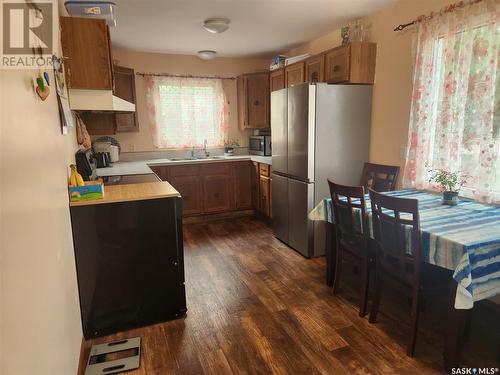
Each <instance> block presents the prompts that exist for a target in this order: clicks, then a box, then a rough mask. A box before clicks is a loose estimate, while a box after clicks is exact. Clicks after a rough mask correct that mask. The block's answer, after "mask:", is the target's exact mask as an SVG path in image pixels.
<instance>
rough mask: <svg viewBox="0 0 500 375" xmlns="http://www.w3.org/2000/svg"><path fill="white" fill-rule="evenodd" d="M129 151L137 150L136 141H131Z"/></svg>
mask: <svg viewBox="0 0 500 375" xmlns="http://www.w3.org/2000/svg"><path fill="white" fill-rule="evenodd" d="M128 151H129V152H135V143H130V144H129V145H128Z"/></svg>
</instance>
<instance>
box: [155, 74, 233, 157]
mask: <svg viewBox="0 0 500 375" xmlns="http://www.w3.org/2000/svg"><path fill="white" fill-rule="evenodd" d="M145 84H146V101H147V110H148V114H149V117H150V122H151V129H152V135H153V143H154V145H155V146H156V147H158V148H191V147H201V146H203V144H204V141H205V140H207V145H208V146H209V147H218V146H223V145H224V140H225V139H227V134H228V116H229V114H228V105H227V99H226V94H225V90H224V87H223V82H222V79H212V78H187V77H169V76H146V77H145Z"/></svg>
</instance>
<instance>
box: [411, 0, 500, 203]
mask: <svg viewBox="0 0 500 375" xmlns="http://www.w3.org/2000/svg"><path fill="white" fill-rule="evenodd" d="M499 14H500V1H498V0H483V1H477V0H476V1H469V2H468V3H464V2H461V3H458V4H456V5H454V6H450V7H449V8H447V9H444V10H443V11H441V12H440V14H437V15H432V16H430V17H428V18H427V19H421V20H420V22H419V24H418V41H417V55H416V61H415V67H414V80H413V95H412V105H411V113H410V129H409V137H408V152H407V159H406V166H405V173H404V181H403V183H404V185H405V186H406V187H416V188H420V189H434V188H436V186H434V185H432V184H430V183H429V182H428V178H429V175H430V172H429V168H434V169H445V170H448V171H453V172H460V174H462V175H465V176H466V182H465V184H464V185H463V187H462V189H461V192H460V193H461V194H462V195H465V196H469V197H472V198H475V199H478V200H481V201H489V202H492V201H500V72H499V67H500V59H499V48H500V23H499Z"/></svg>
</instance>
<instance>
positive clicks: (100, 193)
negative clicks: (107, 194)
mask: <svg viewBox="0 0 500 375" xmlns="http://www.w3.org/2000/svg"><path fill="white" fill-rule="evenodd" d="M68 190H69V200H70V201H71V202H80V201H88V200H94V199H103V198H104V185H103V183H102V181H85V186H69V187H68Z"/></svg>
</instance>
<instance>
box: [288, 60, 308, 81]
mask: <svg viewBox="0 0 500 375" xmlns="http://www.w3.org/2000/svg"><path fill="white" fill-rule="evenodd" d="M304 67H305V63H304V61H300V62H298V63H295V64H292V65H288V66H287V67H285V85H286V87H290V86H292V85H296V84H299V83H304V82H305V81H306V80H305V74H304Z"/></svg>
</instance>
